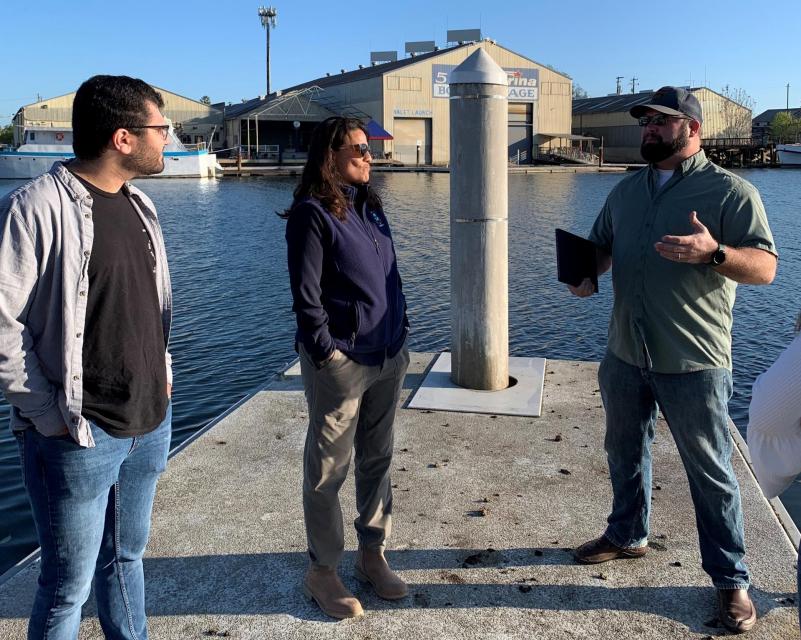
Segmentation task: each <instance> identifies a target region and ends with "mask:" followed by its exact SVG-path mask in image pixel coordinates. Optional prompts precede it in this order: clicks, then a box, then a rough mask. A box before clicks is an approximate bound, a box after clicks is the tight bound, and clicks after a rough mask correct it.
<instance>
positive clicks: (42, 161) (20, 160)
mask: <svg viewBox="0 0 801 640" xmlns="http://www.w3.org/2000/svg"><path fill="white" fill-rule="evenodd" d="M74 157H75V154H74V153H73V151H72V129H70V128H55V127H38V126H29V127H26V128H25V132H24V134H23V141H22V144H21V145H20V146H19V147H17V148H16V149H11V150H5V151H0V179H3V178H5V179H13V180H24V179H28V178H35V177H36V176H39V175H41V174H43V173H45V172H47V171H49V170H50V167H52V166H53V163H54V162H55V161H57V160H70V159H72V158H74ZM217 171H222V168H221V167H220V165H218V164H217V156H216V155H215V154H213V153H209V150H208V149H207V148H206V146H205V145H204V144H197V145H184V144H183V143H182V142H181V141H180V140H179V139H178V137H177V136H176V135H175V131H174V130H173V129H170V133H169V138H168V144H167V146H166V147H165V148H164V171H162V172H161V173H159V174H157V175H153V176H150V177H153V178H206V177H208V178H213V177H214V176H215V175H216V172H217Z"/></svg>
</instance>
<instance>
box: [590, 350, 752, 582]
mask: <svg viewBox="0 0 801 640" xmlns="http://www.w3.org/2000/svg"><path fill="white" fill-rule="evenodd" d="M598 381H599V383H600V384H599V386H600V388H601V396H602V397H603V402H604V408H605V409H606V439H605V443H604V446H605V448H606V454H607V460H608V462H609V475H610V476H611V479H612V493H613V504H612V513H610V514H609V518H608V522H609V525H608V527H607V529H606V533H605V535H606V537H607V538H608V539H609V540H610V541H611V542H612V543H614V544H616V545H617V546H619V547H639V546H642V545H645V544H647V542H648V519H649V515H650V509H651V443H652V442H653V440H654V428H655V426H656V419H657V406H658V407H659V408H660V409H661V410H662V415H663V416H664V417H665V420H666V421H667V423H668V426H669V427H670V431H671V433H672V434H673V439H674V440H675V442H676V446H677V448H678V450H679V454H680V455H681V460H682V462H683V463H684V469H685V471H686V472H687V478H688V480H689V483H690V493H691V495H692V499H693V504H694V505H695V521H696V525H697V527H698V541H699V546H700V549H701V561H702V565H701V566H702V567H703V569H704V571H706V573H708V574H709V576H710V577H711V578H712V583H713V584H714V585H715V586H716V587H717V588H719V589H747V588H748V586H749V582H750V581H749V577H748V569H747V567H746V566H745V563H744V562H743V556H744V555H745V542H744V534H743V512H742V506H741V504H740V487H739V485H738V484H737V478H736V477H735V475H734V469H733V468H732V464H731V454H732V449H733V440H732V437H731V433H729V424H728V415H729V414H728V402H729V398H730V397H731V392H732V381H731V372H730V371H729V370H727V369H706V370H703V371H695V372H692V373H681V374H664V373H654V372H652V371H650V370H648V369H640V368H639V367H635V366H633V365H630V364H628V363H626V362H623V361H622V360H620V359H619V358H617V357H615V356H614V355H612V354H611V353H609V352H607V354H606V357H605V358H604V360H603V362H601V367H600V369H599V371H598Z"/></svg>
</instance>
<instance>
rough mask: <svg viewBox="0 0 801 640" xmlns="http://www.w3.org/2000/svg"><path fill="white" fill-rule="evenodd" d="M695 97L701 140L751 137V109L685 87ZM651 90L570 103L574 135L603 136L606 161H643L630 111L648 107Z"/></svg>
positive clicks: (707, 92) (704, 89)
mask: <svg viewBox="0 0 801 640" xmlns="http://www.w3.org/2000/svg"><path fill="white" fill-rule="evenodd" d="M685 89H687V90H689V91H690V92H692V93H693V95H695V97H696V98H698V101H699V102H700V103H701V108H702V109H703V113H704V123H703V126H702V128H701V136H702V138H703V139H706V140H711V139H719V138H750V136H751V110H750V109H746V108H745V107H743V106H742V105H740V104H738V103H736V102H734V101H733V100H730V99H728V98H726V97H725V96H722V95H721V94H719V93H717V92H716V91H712V89H708V88H706V87H694V88H690V87H685ZM653 94H654V91H651V90H648V91H640V92H639V93H629V94H613V95H610V96H602V97H599V98H581V99H577V100H573V133H574V134H578V135H582V136H593V137H596V138H601V137H603V144H604V158H605V160H607V161H609V162H642V161H643V160H642V156H641V155H640V136H641V133H640V127H639V125H638V124H637V121H636V120H635V119H634V118H632V117H631V115H630V114H629V110H630V109H631V108H632V107H634V106H636V105H640V104H648V102H649V100H650V99H651V96H653Z"/></svg>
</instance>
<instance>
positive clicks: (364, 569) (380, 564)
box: [353, 548, 409, 600]
mask: <svg viewBox="0 0 801 640" xmlns="http://www.w3.org/2000/svg"><path fill="white" fill-rule="evenodd" d="M353 568H354V572H355V573H356V577H357V578H358V579H359V580H361V581H362V582H369V583H370V584H371V585H373V591H375V593H376V595H377V596H378V597H379V598H383V599H384V600H400V599H401V598H405V597H406V595H407V594H408V593H409V587H407V586H406V583H405V582H404V581H403V580H401V579H400V578H399V577H398V576H397V574H395V572H394V571H392V569H390V568H389V565H388V564H387V561H386V560H385V559H384V553H383V552H382V551H381V550H371V549H362V548H359V553H358V554H357V555H356V563H355V565H354V567H353Z"/></svg>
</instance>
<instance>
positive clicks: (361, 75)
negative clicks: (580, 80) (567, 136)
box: [286, 39, 570, 91]
mask: <svg viewBox="0 0 801 640" xmlns="http://www.w3.org/2000/svg"><path fill="white" fill-rule="evenodd" d="M481 42H491V43H492V44H494V45H495V46H496V47H498V48H499V49H505V50H506V51H509V52H511V53H513V54H514V55H516V56H519V57H520V58H523V59H524V60H528V61H529V62H531V63H533V64H536V65H539V66H541V67H546V68H547V69H548V70H549V71H552V72H553V73H555V74H557V75H560V76H564V77H565V78H568V79H570V76H569V75H567V74H566V73H564V72H562V71H557V70H556V69H554V68H552V67H549V66H548V65H546V64H542V63H541V62H537V61H536V60H532V59H531V58H528V57H526V56H524V55H521V54H519V53H517V52H516V51H512V50H511V49H507V48H506V47H504V46H502V45H500V44H498V43H497V42H495V41H493V40H486V39H485V40H482V41H481ZM481 42H465V43H464V44H458V45H455V46H453V47H443V48H441V49H439V50H438V51H429V52H428V53H421V54H419V55H415V56H414V57H413V58H403V59H402V60H396V61H395V62H383V63H381V64H377V65H375V66H369V67H364V68H363V69H355V70H353V71H346V72H345V73H336V74H333V73H332V74H331V75H330V76H323V77H322V78H317V79H315V80H309V81H308V82H304V83H303V84H298V85H295V86H294V87H289V88H288V89H286V91H294V90H296V89H304V88H306V87H310V86H313V85H317V86H318V87H321V88H323V89H325V88H326V87H333V86H335V85H338V84H343V83H346V82H357V81H359V80H367V79H368V78H374V77H376V76H381V75H383V74H385V73H387V72H389V71H395V70H396V69H401V68H403V67H407V66H409V65H412V64H417V63H418V62H421V61H423V60H429V59H431V58H435V57H436V56H440V55H442V54H443V53H450V52H451V51H456V50H457V49H462V48H464V47H469V46H475V45H476V44H481Z"/></svg>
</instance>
